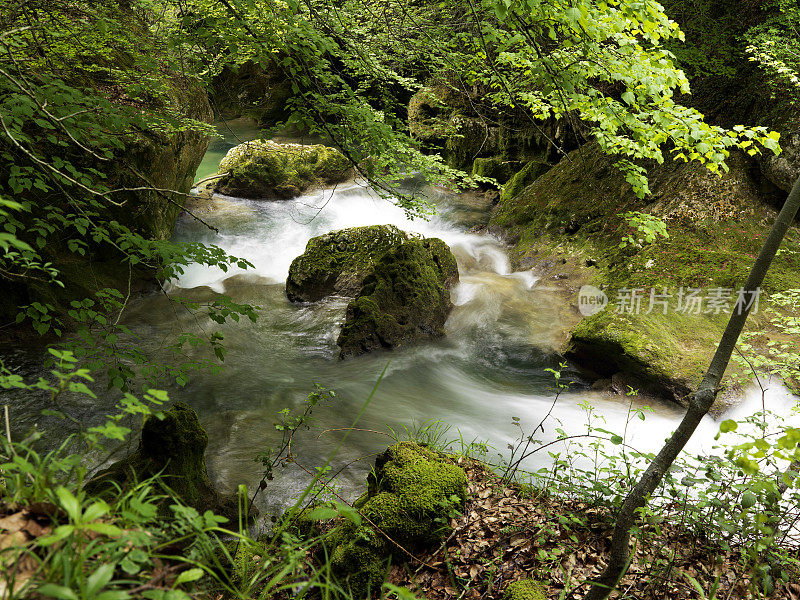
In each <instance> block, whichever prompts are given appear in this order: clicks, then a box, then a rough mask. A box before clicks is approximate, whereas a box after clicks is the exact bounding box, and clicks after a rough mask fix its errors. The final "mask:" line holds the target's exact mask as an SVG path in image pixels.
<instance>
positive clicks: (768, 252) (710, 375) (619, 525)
mask: <svg viewBox="0 0 800 600" xmlns="http://www.w3.org/2000/svg"><path fill="white" fill-rule="evenodd" d="M798 208H800V179H798V180H797V182H795V184H794V187H793V188H792V191H791V192H790V193H789V197H788V198H787V199H786V202H785V203H784V205H783V208H782V209H781V212H780V214H779V215H778V218H777V219H776V220H775V223H774V224H773V225H772V230H771V231H770V232H769V235H768V236H767V239H766V240H765V241H764V245H763V246H762V247H761V252H760V253H759V255H758V258H757V259H756V261H755V263H754V264H753V267H752V269H751V270H750V276H749V277H748V278H747V283H746V284H745V286H744V290H745V297H748V296H747V295H748V294H749V295H750V296H749V297H751V298H752V297H753V296H752V294H755V293H758V292H759V289H760V287H761V284H762V283H763V281H764V277H765V275H766V274H767V270H768V269H769V266H770V264H772V260H773V259H774V258H775V254H776V252H777V251H778V248H779V247H780V245H781V242H782V241H783V237H784V235H786V231H787V230H788V229H789V227H790V226H791V224H792V222H793V221H794V218H795V215H796V214H797V211H798ZM751 305H752V303H750V304H747V305H745V306H744V307H742V305H741V304H738V303H737V306H735V307H734V309H733V314H732V315H731V317H730V320H729V321H728V325H727V327H726V328H725V332H724V333H723V334H722V339H721V340H720V343H719V345H718V346H717V351H716V352H715V353H714V358H713V359H712V360H711V365H710V366H709V367H708V371H706V374H705V376H704V377H703V380H702V382H701V383H700V386H699V387H698V389H697V391H696V392H695V393H694V395H693V396H692V398H691V400H690V402H689V408H688V410H687V411H686V414H685V415H684V417H683V420H682V421H681V423H680V425H678V428H677V429H676V430H675V433H673V434H672V436H671V437H670V438H669V439H668V440H667V442H666V443H665V444H664V447H663V448H661V451H660V452H659V453H658V455H657V456H656V457H655V459H653V462H651V463H650V465H649V466H648V467H647V470H646V471H645V472H644V474H643V475H642V477H641V479H640V480H639V482H638V483H637V484H636V486H635V487H634V488H633V489H632V490H631V491H630V493H629V494H628V496H627V498H625V502H623V504H622V508H621V509H620V511H619V514H618V515H617V521H616V523H615V525H614V533H613V536H612V538H611V553H610V556H609V560H608V566H607V567H606V570H605V571H604V572H603V573H602V575H601V576H600V577H599V578H598V579H597V580H596V581H595V582H593V584H592V587H591V589H590V590H589V593H588V594H587V595H586V597H585V600H605V598H607V597H608V595H609V594H610V593H611V592H612V591H613V590H614V588H615V587H616V585H617V584H618V583H619V580H620V579H621V578H622V576H623V575H624V574H625V571H626V569H627V566H628V564H629V551H628V544H629V541H630V530H631V528H632V527H633V526H634V524H635V522H636V513H637V511H638V510H639V509H640V508H642V507H643V506H644V505H645V504H646V503H647V498H648V497H649V496H650V494H652V493H653V492H654V491H655V489H656V488H657V487H658V484H659V483H661V480H662V478H663V477H664V474H665V473H666V472H667V469H669V467H670V466H671V465H672V463H673V462H674V461H675V459H676V458H677V457H678V454H680V452H681V450H683V448H684V446H685V445H686V443H687V442H688V441H689V438H690V437H692V434H693V433H694V431H695V429H697V426H698V425H699V423H700V421H701V420H702V419H703V417H704V416H705V415H706V413H708V411H709V409H710V408H711V405H712V404H713V403H714V400H715V399H716V397H717V391H718V388H719V383H720V380H721V379H722V375H723V374H724V373H725V369H726V368H727V366H728V362H729V361H730V358H731V354H732V353H733V350H734V348H735V346H736V342H737V341H738V339H739V334H741V332H742V329H743V328H744V324H745V321H746V320H747V315H748V314H749V313H750V308H751Z"/></svg>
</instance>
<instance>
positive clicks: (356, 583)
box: [326, 442, 467, 598]
mask: <svg viewBox="0 0 800 600" xmlns="http://www.w3.org/2000/svg"><path fill="white" fill-rule="evenodd" d="M367 484H368V492H367V494H366V496H365V497H362V498H360V499H359V500H358V501H357V502H356V507H357V508H358V510H359V511H360V513H361V515H363V517H364V519H363V520H362V522H361V524H360V525H356V524H355V523H353V522H352V521H346V522H344V523H343V524H341V525H338V526H337V527H336V528H335V529H334V530H332V531H331V533H330V535H329V537H328V538H327V541H326V546H327V547H328V548H329V549H332V551H331V554H330V556H331V562H330V564H331V570H332V572H333V574H334V576H335V577H336V578H337V579H339V580H340V582H341V583H342V584H343V585H344V586H346V587H349V588H350V590H351V592H352V593H353V597H355V598H366V597H369V594H370V591H376V590H378V589H380V586H381V584H382V582H383V579H384V577H385V575H386V566H385V562H386V559H388V558H389V556H391V555H392V554H395V555H396V556H397V558H398V559H401V560H403V559H405V558H406V556H404V555H403V554H402V552H401V551H400V550H399V549H398V548H397V547H396V546H395V545H394V544H390V543H389V542H388V541H387V540H386V537H385V536H384V535H382V534H381V533H380V532H379V531H377V530H376V528H377V529H380V531H382V532H384V533H385V534H386V535H387V536H389V537H390V538H391V539H392V540H394V541H395V542H397V543H398V544H400V545H401V546H403V547H404V548H406V549H408V550H412V551H414V550H417V549H420V548H422V547H425V546H428V545H430V544H433V543H435V542H437V541H440V540H441V539H442V538H443V536H444V535H445V534H446V533H447V531H448V525H447V523H448V515H449V512H450V510H451V508H454V507H462V506H463V505H464V502H465V500H466V496H467V477H466V474H465V473H464V471H463V469H461V468H460V467H458V466H457V465H454V464H452V463H451V462H450V461H448V460H447V459H445V458H444V457H443V456H441V455H440V454H438V453H437V452H435V451H433V450H431V449H429V448H425V447H423V446H420V445H418V444H415V443H413V442H401V443H399V444H395V445H394V446H390V447H389V448H388V449H387V450H386V451H385V452H384V453H382V454H381V455H380V456H378V458H377V459H376V460H375V469H374V470H373V471H372V472H371V473H370V475H369V477H368V478H367Z"/></svg>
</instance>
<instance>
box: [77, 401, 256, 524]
mask: <svg viewBox="0 0 800 600" xmlns="http://www.w3.org/2000/svg"><path fill="white" fill-rule="evenodd" d="M207 445H208V434H207V433H206V432H205V430H204V429H203V428H202V426H201V425H200V421H199V420H198V419H197V413H196V412H195V411H194V410H193V409H192V407H191V406H189V405H188V404H185V403H183V402H176V403H175V404H174V405H173V406H172V408H170V409H169V410H168V411H166V412H165V413H164V418H163V419H158V418H156V417H155V416H150V417H148V418H147V419H145V422H144V425H143V426H142V437H141V440H140V441H139V447H138V448H137V449H136V451H135V452H134V453H133V454H131V455H130V456H128V457H126V458H123V459H122V460H120V461H118V462H116V463H114V464H113V465H111V466H110V467H108V468H107V469H104V470H103V471H101V472H100V473H98V474H97V475H96V476H95V477H94V478H92V479H91V480H90V481H89V482H88V483H87V484H86V490H87V491H88V492H89V493H90V494H102V493H103V492H108V491H113V489H114V488H113V484H114V483H116V484H118V485H119V486H120V487H122V488H125V487H128V486H130V485H133V484H135V483H136V482H139V481H142V480H144V479H147V478H149V477H153V476H154V475H156V474H158V473H159V472H161V477H162V479H163V481H164V483H165V484H166V485H167V486H168V487H169V488H170V489H172V491H173V492H175V495H176V496H177V497H178V498H180V500H181V501H182V502H184V503H185V504H187V505H188V506H192V507H194V508H196V509H197V510H198V511H200V512H204V511H206V510H211V511H213V512H215V513H217V514H220V515H223V516H226V517H228V518H229V519H231V521H233V522H235V521H236V519H237V517H238V506H237V501H236V495H235V494H232V495H229V496H224V495H222V494H220V493H219V492H218V491H217V490H216V488H215V487H214V485H213V484H212V483H211V480H210V479H209V477H208V471H207V470H206V463H205V451H206V446H207ZM252 510H253V511H255V509H252ZM251 516H255V514H254V512H251Z"/></svg>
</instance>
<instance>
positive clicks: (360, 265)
mask: <svg viewBox="0 0 800 600" xmlns="http://www.w3.org/2000/svg"><path fill="white" fill-rule="evenodd" d="M407 239H408V234H407V233H405V232H403V231H400V230H399V229H398V228H397V227H395V226H394V225H372V226H369V227H351V228H349V229H341V230H339V231H332V232H331V233H326V234H325V235H320V236H318V237H315V238H311V240H309V242H308V245H307V246H306V250H305V252H303V254H301V255H300V256H298V257H297V258H295V259H294V260H293V261H292V266H291V267H289V277H288V279H287V280H286V295H287V296H288V297H289V300H291V301H292V302H316V301H317V300H321V299H322V298H324V297H326V296H333V295H336V296H356V295H357V294H358V293H359V292H360V291H361V287H362V283H363V282H364V278H365V277H366V276H367V275H369V274H370V273H372V271H373V270H374V268H375V263H376V262H377V261H378V260H380V259H381V258H382V257H383V255H384V254H386V253H387V252H388V251H390V250H392V249H394V248H397V247H398V246H400V244H402V243H403V242H405V241H406V240H407Z"/></svg>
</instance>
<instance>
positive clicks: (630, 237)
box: [617, 210, 669, 248]
mask: <svg viewBox="0 0 800 600" xmlns="http://www.w3.org/2000/svg"><path fill="white" fill-rule="evenodd" d="M617 216H619V217H622V219H623V220H624V221H625V222H626V223H627V224H628V226H629V227H630V228H631V229H633V230H634V231H635V232H634V233H629V234H627V235H625V236H624V237H623V238H622V241H621V242H620V244H619V247H620V248H627V247H628V246H633V247H635V248H641V247H642V246H644V245H645V244H652V243H653V242H655V241H656V239H658V238H659V237H663V238H668V237H669V233H667V224H666V223H664V221H662V220H661V219H659V218H658V217H656V216H653V215H650V214H647V213H642V212H639V211H632V210H629V211H628V212H625V213H620V214H619V215H617Z"/></svg>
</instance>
